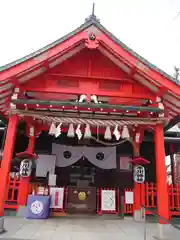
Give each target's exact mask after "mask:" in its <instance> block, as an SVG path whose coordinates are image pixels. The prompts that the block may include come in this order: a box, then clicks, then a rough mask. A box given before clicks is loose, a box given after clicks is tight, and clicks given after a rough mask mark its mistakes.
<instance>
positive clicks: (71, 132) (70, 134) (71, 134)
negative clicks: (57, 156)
mask: <svg viewBox="0 0 180 240" xmlns="http://www.w3.org/2000/svg"><path fill="white" fill-rule="evenodd" d="M67 136H68V137H71V138H73V137H74V136H75V133H74V127H73V124H72V123H71V124H70V125H69V129H68V132H67Z"/></svg>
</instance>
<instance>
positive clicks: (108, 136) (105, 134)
mask: <svg viewBox="0 0 180 240" xmlns="http://www.w3.org/2000/svg"><path fill="white" fill-rule="evenodd" d="M111 138H112V136H111V129H110V127H109V126H107V127H106V131H105V133H104V139H107V140H111Z"/></svg>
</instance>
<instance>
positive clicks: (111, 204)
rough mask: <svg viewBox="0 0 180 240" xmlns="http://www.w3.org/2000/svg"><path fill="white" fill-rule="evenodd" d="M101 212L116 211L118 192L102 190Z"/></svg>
mask: <svg viewBox="0 0 180 240" xmlns="http://www.w3.org/2000/svg"><path fill="white" fill-rule="evenodd" d="M101 210H102V211H115V210H116V191H115V190H102V192H101Z"/></svg>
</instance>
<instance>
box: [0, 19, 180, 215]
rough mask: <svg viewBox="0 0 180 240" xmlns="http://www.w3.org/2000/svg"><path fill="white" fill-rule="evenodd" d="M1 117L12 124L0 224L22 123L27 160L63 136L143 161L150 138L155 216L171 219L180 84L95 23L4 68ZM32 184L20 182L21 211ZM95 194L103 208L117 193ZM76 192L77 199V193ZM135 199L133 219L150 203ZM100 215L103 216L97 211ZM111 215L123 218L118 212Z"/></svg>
mask: <svg viewBox="0 0 180 240" xmlns="http://www.w3.org/2000/svg"><path fill="white" fill-rule="evenodd" d="M0 111H1V114H2V115H3V116H4V117H6V118H8V120H9V122H8V128H7V134H6V140H5V145H4V151H3V157H2V161H1V168H0V180H1V184H0V215H1V216H2V215H3V210H4V207H5V206H6V205H5V200H7V184H8V183H9V182H11V187H10V188H12V185H13V184H12V180H11V181H9V172H10V168H11V161H12V158H13V154H14V145H15V138H16V130H17V126H18V125H19V123H20V122H25V123H26V135H27V136H28V137H29V144H28V148H27V150H26V152H25V153H26V155H28V156H33V155H34V148H35V145H36V138H37V137H38V136H39V134H40V133H41V132H42V131H48V133H49V134H50V135H53V136H55V137H56V138H58V137H59V136H60V135H61V134H62V133H65V134H67V136H68V137H69V138H73V137H76V138H78V141H79V142H78V143H80V141H84V138H86V139H88V140H89V139H91V138H92V139H96V142H98V144H102V145H105V146H112V145H113V144H114V145H113V146H116V145H118V143H122V142H130V144H131V145H132V148H133V156H132V157H139V159H142V158H141V156H140V146H141V143H142V142H143V140H144V135H145V132H147V131H148V132H150V133H152V134H153V136H154V145H155V166H156V191H157V192H156V198H157V204H156V205H157V211H158V214H159V215H161V216H162V217H164V218H166V219H169V218H170V215H171V213H170V205H169V190H168V187H167V179H166V178H167V177H166V166H165V146H164V127H165V126H167V124H168V123H169V122H170V121H171V120H172V119H174V118H176V117H178V116H179V114H180V85H179V82H178V80H176V79H174V78H172V77H171V76H169V75H168V74H166V73H164V72H163V71H162V70H160V69H158V68H157V67H155V66H154V65H152V64H151V63H149V62H148V61H147V60H145V59H144V58H142V57H141V56H139V55H138V54H137V53H135V52H134V51H133V50H132V49H130V48H128V47H127V46H126V45H125V44H124V43H122V42H121V41H120V40H118V39H117V38H116V37H115V36H113V35H112V33H110V32H109V31H108V30H107V29H105V28H104V27H103V26H102V25H101V24H100V22H99V20H98V19H97V18H96V17H95V16H94V15H92V16H90V17H89V18H88V19H86V21H85V23H84V24H83V25H81V26H80V27H79V28H77V29H76V30H74V31H72V32H71V33H69V34H67V35H66V36H64V37H62V38H60V39H58V40H57V41H55V42H53V43H51V44H49V45H48V46H46V47H44V48H42V49H40V50H38V51H37V52H34V53H32V54H30V55H28V56H26V57H24V58H22V59H19V60H17V61H15V62H12V63H10V64H8V65H6V66H3V67H0ZM99 135H103V136H104V140H102V139H99V137H98V136H99ZM86 144H88V141H87V142H83V145H86ZM110 144H111V145H110ZM9 146H11V147H9ZM20 155H21V154H20ZM18 156H19V155H17V157H18ZM26 158H27V156H26ZM29 158H30V157H29ZM15 179H16V178H15ZM30 180H31V177H30V176H29V177H26V178H25V177H23V176H21V177H20V179H18V180H17V179H16V181H17V182H18V183H17V184H15V186H16V188H18V196H17V201H16V203H17V204H16V207H15V208H17V209H18V207H19V206H24V205H26V201H27V197H28V194H29V193H30V192H31V190H30V189H31V187H32V186H31V183H30ZM146 184H147V183H146ZM13 186H14V185H13ZM63 189H66V190H65V193H64V195H63V196H64V200H63V201H64V202H63V208H64V206H65V205H66V203H67V201H68V200H67V199H68V197H69V198H70V195H68V194H70V193H67V188H66V187H63ZM108 189H109V190H108ZM113 189H115V188H113ZM96 190H97V191H96V192H99V194H100V195H98V197H97V198H98V199H99V200H98V201H97V202H100V204H101V203H102V198H103V194H104V193H105V192H103V191H105V190H108V191H110V190H112V189H111V188H101V189H96ZM73 191H74V193H76V194H80V193H78V191H77V190H72V192H73ZM83 191H84V192H86V190H83ZM91 191H92V193H93V189H91V188H89V189H88V190H87V192H86V193H87V195H88V194H90V193H91ZM113 191H114V192H112V193H113V194H114V196H115V198H116V205H118V204H119V201H120V200H119V195H120V192H119V190H117V189H115V190H113ZM123 191H125V189H124V190H123ZM132 192H134V203H133V205H132V206H133V207H132V206H131V207H132V208H131V210H129V211H130V212H131V213H132V212H134V213H136V212H139V211H140V208H141V203H142V202H141V201H140V198H139V196H140V195H142V194H144V195H143V196H144V197H145V196H147V192H144V193H142V188H141V187H140V185H139V184H134V189H133V190H132ZM178 194H179V192H178ZM80 195H81V194H80ZM82 196H83V194H82ZM66 197H67V199H66ZM144 197H143V198H144ZM146 198H147V199H149V198H148V197H146ZM13 201H14V200H13ZM147 202H148V200H147V201H145V202H144V204H146V203H147ZM176 203H177V201H176ZM102 204H103V203H102ZM146 205H147V204H146ZM171 205H172V202H171ZM126 211H127V213H128V210H127V209H126ZM97 212H98V213H99V212H100V213H102V212H103V211H102V209H100V206H98V207H97ZM112 212H119V206H116V207H115V208H114V209H113V210H112Z"/></svg>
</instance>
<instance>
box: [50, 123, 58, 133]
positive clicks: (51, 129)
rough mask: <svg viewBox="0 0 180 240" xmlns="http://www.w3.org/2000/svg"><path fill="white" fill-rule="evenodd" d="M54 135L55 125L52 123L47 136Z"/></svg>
mask: <svg viewBox="0 0 180 240" xmlns="http://www.w3.org/2000/svg"><path fill="white" fill-rule="evenodd" d="M55 134H56V124H55V123H52V124H51V126H50V128H49V135H55Z"/></svg>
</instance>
